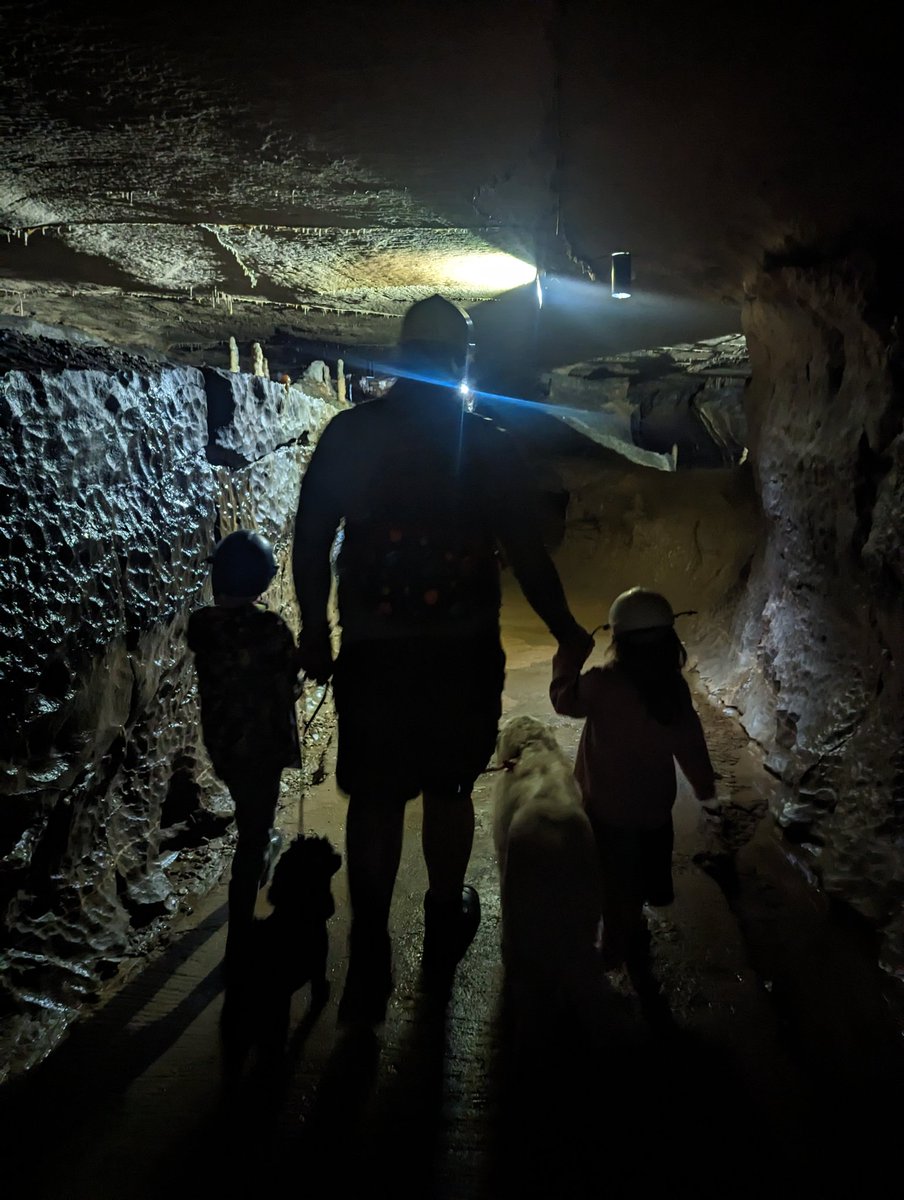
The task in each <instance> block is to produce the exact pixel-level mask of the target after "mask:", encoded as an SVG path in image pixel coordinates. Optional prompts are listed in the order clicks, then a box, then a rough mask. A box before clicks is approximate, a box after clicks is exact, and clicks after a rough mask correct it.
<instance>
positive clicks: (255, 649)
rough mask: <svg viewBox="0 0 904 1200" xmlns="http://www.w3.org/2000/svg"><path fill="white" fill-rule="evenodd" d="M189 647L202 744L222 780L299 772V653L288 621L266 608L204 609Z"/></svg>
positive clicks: (195, 616) (193, 624)
mask: <svg viewBox="0 0 904 1200" xmlns="http://www.w3.org/2000/svg"><path fill="white" fill-rule="evenodd" d="M188 646H189V649H190V650H192V651H193V652H194V656H195V667H196V670H197V673H198V690H199V692H200V695H201V728H202V731H203V733H204V745H205V746H206V747H207V753H208V754H209V755H210V761H211V762H212V763H213V767H214V770H215V771H216V773H217V774H218V775H219V776H220V778H222V779H226V780H227V781H228V778H229V776H230V775H233V774H236V773H244V772H247V771H248V770H251V769H254V768H255V767H257V766H260V767H264V766H266V767H274V768H277V769H281V768H282V767H290V766H299V765H300V759H299V747H298V727H297V724H296V720H295V695H294V688H295V680H296V676H297V673H298V651H297V648H296V646H295V639H294V638H293V637H292V632H291V630H290V629H289V627H288V625H287V624H286V623H285V621H284V620H283V619H282V617H280V616H279V615H278V614H277V613H275V612H270V611H269V610H268V609H266V608H265V607H264V606H263V605H262V604H243V605H241V606H240V607H238V608H214V607H208V608H201V609H198V610H197V611H196V612H193V613H192V614H191V616H190V617H189V620H188Z"/></svg>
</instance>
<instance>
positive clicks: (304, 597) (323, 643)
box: [292, 414, 345, 683]
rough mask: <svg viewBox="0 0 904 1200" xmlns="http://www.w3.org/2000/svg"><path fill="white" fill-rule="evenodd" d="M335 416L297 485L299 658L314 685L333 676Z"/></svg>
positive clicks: (337, 488)
mask: <svg viewBox="0 0 904 1200" xmlns="http://www.w3.org/2000/svg"><path fill="white" fill-rule="evenodd" d="M341 416H342V414H338V416H337V417H334V418H333V420H332V421H331V422H330V423H329V425H327V427H326V429H324V431H323V433H322V434H321V435H320V440H319V441H318V443H317V445H316V446H315V447H314V453H313V455H312V456H311V461H310V463H309V464H308V469H307V471H305V474H304V478H303V479H302V481H301V491H300V494H299V497H298V511H297V513H296V514H295V537H294V540H293V543H292V579H293V582H294V584H295V595H296V597H297V598H298V607H299V609H300V610H301V635H300V637H299V639H298V650H299V657H300V659H301V663H302V667H303V669H304V670H305V671H306V672H307V673H308V674H309V675H312V676H313V677H314V678H315V679H316V680H317V682H318V683H325V682H326V680H327V679H328V678H329V677H330V675H331V674H332V649H331V646H330V627H329V617H328V607H329V599H330V587H331V584H332V569H331V565H330V550H331V548H332V545H333V541H334V539H335V537H336V530H337V529H338V527H339V522H340V521H341V520H342V501H341V492H342V475H343V471H342V464H343V457H344V456H343V454H342V445H343V442H344V440H345V439H344V437H343V435H342V429H341V426H340V424H339V421H340V419H341Z"/></svg>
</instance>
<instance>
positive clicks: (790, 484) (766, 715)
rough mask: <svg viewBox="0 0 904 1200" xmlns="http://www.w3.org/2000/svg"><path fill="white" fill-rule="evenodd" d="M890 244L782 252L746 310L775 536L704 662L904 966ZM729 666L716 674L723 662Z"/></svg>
mask: <svg viewBox="0 0 904 1200" xmlns="http://www.w3.org/2000/svg"><path fill="white" fill-rule="evenodd" d="M898 279H899V274H898V273H897V270H896V268H895V267H894V260H890V259H888V258H886V257H884V256H877V255H876V254H875V253H872V252H869V251H867V250H865V249H864V250H863V251H860V252H857V253H853V252H851V253H848V254H843V255H842V254H839V255H837V256H834V257H832V256H829V257H827V258H819V257H818V256H815V257H814V256H810V257H809V259H808V260H807V261H803V262H801V261H794V259H793V258H791V259H790V260H789V261H778V262H776V263H775V264H774V265H773V266H772V267H771V269H769V270H766V271H764V272H763V273H762V274H761V275H760V276H759V278H758V279H757V280H756V281H755V283H754V284H753V285H752V287H751V298H750V299H749V301H748V303H747V305H746V308H745V313H744V320H745V326H746V332H747V339H748V343H749V347H750V357H751V367H752V372H753V381H752V384H751V388H750V392H749V396H748V406H747V410H748V421H749V426H750V444H751V458H752V460H753V471H754V479H755V482H756V488H757V493H758V497H759V503H760V506H761V509H762V515H763V520H764V522H765V525H764V530H763V538H762V541H761V544H760V546H759V548H758V550H757V553H756V556H755V558H754V560H753V562H752V564H751V568H750V570H749V573H748V576H747V579H746V582H745V585H744V587H743V589H740V591H739V600H740V603H739V606H738V608H737V609H736V610H735V611H734V615H733V616H731V617H730V618H729V619H728V621H727V622H726V623H725V624H724V625H722V626H721V637H722V638H723V639H727V640H728V641H730V642H731V643H733V644H734V646H735V647H736V651H735V653H734V654H733V655H732V656H731V657H730V658H728V659H723V660H722V666H721V667H714V668H713V670H712V671H710V672H709V677H710V678H711V679H715V680H717V681H718V682H719V683H721V684H722V685H724V687H725V691H724V695H725V696H726V698H728V699H729V702H730V703H733V704H736V705H737V707H738V709H739V710H740V712H741V714H742V717H741V719H742V720H743V722H744V725H745V728H747V730H748V731H749V732H750V733H751V734H752V736H753V737H755V738H756V740H757V741H758V742H760V743H761V745H762V746H763V747H764V749H765V751H766V761H767V765H768V766H769V768H770V769H771V770H772V771H773V772H774V773H775V774H776V775H777V776H779V777H780V778H781V780H782V781H783V782H784V783H785V784H786V785H788V786H789V788H790V789H791V795H790V797H788V798H786V799H785V800H784V801H783V802H782V805H781V807H780V809H779V811H778V812H777V814H776V815H777V817H778V819H779V823H780V824H781V825H782V826H783V827H784V828H785V830H786V834H787V836H788V837H789V838H791V839H793V840H794V842H795V843H796V844H797V846H798V850H797V855H798V857H799V859H800V861H801V863H802V865H803V868H804V869H805V870H806V871H808V872H809V874H810V875H811V877H812V878H813V880H814V881H815V882H818V884H819V885H821V886H822V887H823V888H824V889H826V890H827V892H828V893H829V894H830V895H831V896H833V897H834V898H835V899H837V900H839V901H841V902H843V903H844V904H846V905H848V906H850V907H851V908H852V909H853V910H854V911H855V912H856V913H858V914H860V915H861V916H862V917H863V918H865V919H866V920H867V921H868V922H869V923H870V924H871V925H872V926H873V927H874V928H875V929H877V930H878V931H879V936H880V958H881V961H882V963H883V965H884V966H885V967H886V969H887V970H889V971H891V972H893V973H894V974H896V975H898V976H901V975H902V974H904V918H902V913H901V897H902V894H904V891H902V889H904V852H902V846H904V841H902V834H904V823H902V780H904V757H902V743H901V711H902V703H904V679H902V674H901V670H902V663H904V622H902V618H901V594H902V589H904V571H902V561H901V552H900V529H901V522H902V519H904V507H902V502H904V487H902V474H901V472H902V466H904V451H902V446H904V433H902V429H904V391H902V386H904V382H902V381H904V376H902V368H901V364H902V347H901V341H900V320H901V317H900V314H901V311H902V294H901V289H900V284H899V282H898ZM720 676H721V677H720Z"/></svg>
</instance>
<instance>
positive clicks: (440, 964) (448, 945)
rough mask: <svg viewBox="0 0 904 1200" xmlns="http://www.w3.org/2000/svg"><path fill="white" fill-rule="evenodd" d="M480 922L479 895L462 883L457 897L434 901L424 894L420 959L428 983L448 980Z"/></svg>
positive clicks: (428, 894)
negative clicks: (459, 896)
mask: <svg viewBox="0 0 904 1200" xmlns="http://www.w3.org/2000/svg"><path fill="white" fill-rule="evenodd" d="M479 925H480V897H479V896H478V895H477V889H476V888H473V887H471V886H470V884H465V886H464V887H463V888H462V890H461V900H459V901H454V900H453V901H452V902H451V903H450V902H448V901H446V902H437V901H436V900H434V899H433V898H432V897H431V895H430V893H429V892H427V894H426V896H424V953H423V958H422V960H421V965H422V967H423V971H424V975H425V977H426V979H427V981H428V982H433V981H435V982H437V983H439V982H448V980H449V979H450V978H451V976H452V975H453V974H454V972H455V968H456V966H457V965H458V963H459V962H460V961H461V959H462V958H463V957H464V954H465V951H466V950H467V949H468V947H469V946H470V944H471V942H473V940H474V935H475V934H476V933H477V929H478V926H479Z"/></svg>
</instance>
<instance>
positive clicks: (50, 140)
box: [0, 0, 904, 358]
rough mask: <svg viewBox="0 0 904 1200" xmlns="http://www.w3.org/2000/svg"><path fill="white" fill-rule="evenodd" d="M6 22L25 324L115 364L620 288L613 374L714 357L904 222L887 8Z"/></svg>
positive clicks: (350, 8)
mask: <svg viewBox="0 0 904 1200" xmlns="http://www.w3.org/2000/svg"><path fill="white" fill-rule="evenodd" d="M0 23H2V29H3V34H4V36H3V41H2V46H0V59H2V79H0V311H3V312H7V313H11V312H18V313H22V314H23V315H33V316H35V317H37V318H38V319H41V320H58V321H62V322H64V323H69V324H73V325H75V326H77V327H80V328H84V329H87V330H88V331H89V332H94V333H100V334H102V335H104V336H107V337H111V338H113V339H114V340H120V341H125V342H134V341H135V340H136V339H137V340H138V341H141V338H142V336H144V337H145V338H146V340H147V341H148V342H149V343H155V342H156V344H157V346H158V348H162V349H167V348H169V347H172V346H176V345H179V344H187V345H190V344H191V340H192V338H197V339H198V340H199V341H200V342H201V343H203V341H204V339H205V338H207V339H209V338H211V337H212V336H214V334H215V333H216V332H217V331H219V333H220V334H222V331H223V330H224V329H225V328H226V327H228V326H234V327H235V328H237V329H245V328H247V329H252V328H255V327H256V326H255V322H257V324H259V325H261V326H262V327H263V328H264V329H266V328H267V323H268V320H269V326H270V327H271V328H275V327H276V326H277V325H279V324H280V323H283V324H289V325H291V326H293V327H295V328H297V329H300V330H304V329H308V330H310V331H311V332H312V334H317V333H319V334H321V335H326V334H327V333H329V334H332V335H335V336H342V335H345V334H351V335H354V336H357V337H358V338H359V339H360V340H365V341H367V340H381V339H383V338H384V336H385V333H386V330H387V328H390V327H393V323H394V322H396V321H397V319H398V316H399V314H400V312H401V311H403V309H404V307H405V306H406V305H407V304H409V303H410V302H411V301H412V300H414V299H416V298H418V297H420V296H424V295H428V294H430V293H432V292H434V291H439V292H441V293H442V294H444V295H446V296H448V297H450V298H451V299H454V300H457V301H459V302H462V303H464V304H466V305H468V306H470V307H472V309H473V308H479V307H480V306H486V305H487V304H488V303H490V304H496V303H498V297H500V296H503V297H504V296H506V295H510V294H511V291H512V289H514V288H516V287H517V286H518V285H524V287H523V289H522V290H526V288H527V281H528V280H531V279H532V277H533V273H534V271H535V269H536V268H537V267H540V268H541V269H543V270H546V271H548V272H549V273H550V275H551V276H558V277H560V278H564V279H569V278H571V279H573V280H574V282H575V285H577V284H578V283H580V282H583V284H584V285H586V286H587V287H589V286H590V284H591V281H593V280H597V284H596V292H595V293H594V302H593V305H594V306H595V307H594V306H591V307H592V313H591V316H590V317H589V318H587V319H588V321H590V323H592V324H593V326H594V332H593V335H592V336H590V335H588V337H587V338H585V339H584V340H585V342H587V344H588V345H591V348H593V344H595V342H594V339H595V340H596V342H598V343H599V345H597V346H596V349H598V350H603V351H605V350H607V349H610V350H623V349H630V348H633V347H634V346H635V345H636V346H641V345H656V344H667V343H669V342H675V341H681V340H688V339H691V338H695V337H705V336H717V335H719V334H723V333H728V332H732V331H733V330H735V329H737V328H738V306H739V304H740V302H741V300H742V297H743V293H744V288H745V285H747V281H749V280H750V279H751V278H752V277H753V273H754V272H755V271H756V269H757V267H758V266H759V265H761V264H762V262H763V261H764V259H765V258H766V257H767V256H768V255H782V254H786V253H793V252H797V251H803V250H807V249H808V248H812V247H814V246H818V245H819V244H821V243H823V242H825V241H826V240H829V241H830V240H832V239H836V238H843V237H846V236H850V234H851V231H852V230H860V229H866V230H868V231H869V232H870V236H874V235H875V236H880V237H885V236H892V237H895V236H897V234H898V230H899V226H900V220H901V218H900V213H901V212H902V211H904V209H902V199H904V197H902V194H901V193H902V189H904V171H902V169H901V167H902V164H901V148H900V138H899V137H898V136H897V134H896V132H895V130H896V128H899V127H900V116H901V115H902V114H901V100H900V95H899V91H898V88H899V85H898V83H897V72H896V69H894V64H893V61H892V57H891V56H892V55H893V53H894V52H895V51H894V46H895V44H896V42H897V37H896V35H895V29H896V28H897V24H898V18H892V17H883V16H882V15H881V13H880V10H879V8H878V6H875V9H873V7H872V6H870V5H869V4H867V5H861V6H859V7H858V9H857V10H856V13H854V11H853V10H851V11H850V12H848V13H847V14H846V15H839V14H835V10H834V9H833V10H832V12H831V13H830V12H829V11H828V10H816V9H815V7H814V6H809V5H807V6H801V11H800V13H799V14H797V15H795V9H794V7H793V6H788V5H785V6H782V7H779V6H769V5H766V6H763V5H761V6H757V7H756V8H754V7H753V6H748V5H743V6H735V7H732V6H730V5H712V4H709V3H701V4H698V5H693V6H675V5H664V4H663V5H660V4H658V3H652V4H646V5H638V4H635V3H629V2H627V0H617V2H614V3H591V2H589V0H560V2H559V3H554V2H551V0H550V2H539V0H538V2H533V0H497V2H495V3H490V4H483V5H476V4H467V3H460V4H441V3H423V2H418V3H410V2H395V3H385V4H375V3H350V2H346V0H337V2H335V3H332V4H322V3H317V4H304V3H297V4H292V5H286V4H279V3H269V4H267V3H265V4H263V5H260V6H257V7H256V8H255V7H253V6H248V5H243V6H236V5H233V4H230V3H224V4H218V5H213V4H210V3H205V2H199V3H195V4H187V3H180V4H176V3H173V2H172V0H160V2H158V3H155V4H136V5H132V6H129V5H118V6H114V5H106V4H79V3H65V2H60V0H35V2H22V0H18V2H15V3H2V2H0ZM623 248H627V249H630V250H631V251H632V253H633V256H634V263H635V278H636V288H637V295H636V299H635V300H634V301H632V302H631V304H630V305H625V306H619V305H618V304H617V302H613V301H612V300H611V299H610V298H608V296H605V301H603V300H602V299H600V297H602V296H604V294H605V292H606V287H605V279H606V274H607V270H608V263H609V255H610V253H611V251H612V250H615V249H623ZM616 310H618V311H617V312H616ZM268 313H269V314H270V316H269V317H267V314H268ZM243 322H244V324H243ZM606 331H608V333H607V332H606ZM607 337H608V339H609V340H608V341H607ZM566 340H567V339H566ZM578 349H579V347H578V346H577V345H575V346H573V347H572V346H567V347H566V346H564V345H563V348H562V350H561V352H560V355H559V357H560V358H561V357H562V356H563V355H564V356H566V357H567V355H568V354H569V353H577V351H578ZM552 357H553V358H555V354H553V355H552Z"/></svg>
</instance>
